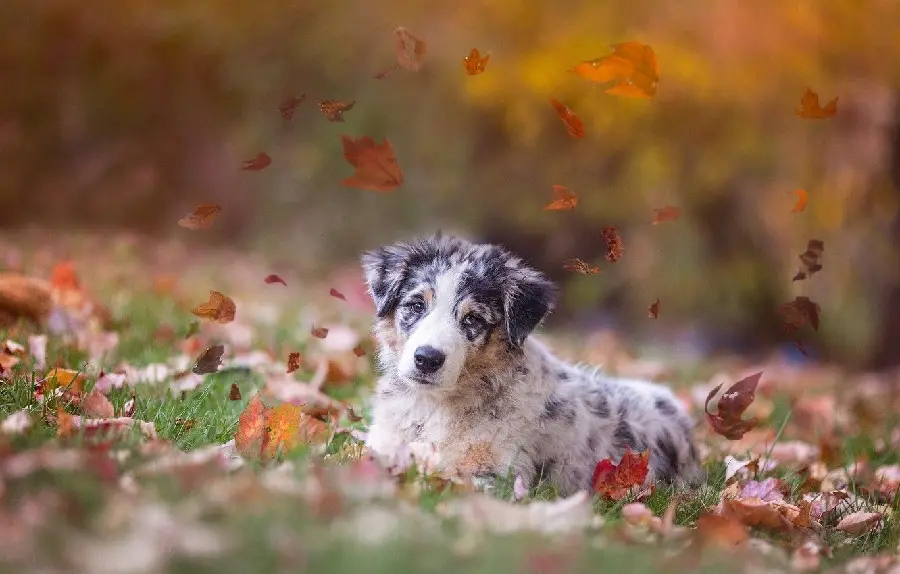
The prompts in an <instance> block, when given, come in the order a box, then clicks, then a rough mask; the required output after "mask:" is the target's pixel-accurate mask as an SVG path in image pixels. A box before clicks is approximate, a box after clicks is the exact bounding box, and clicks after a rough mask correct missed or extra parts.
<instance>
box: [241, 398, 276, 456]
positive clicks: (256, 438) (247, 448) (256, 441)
mask: <svg viewBox="0 0 900 574" xmlns="http://www.w3.org/2000/svg"><path fill="white" fill-rule="evenodd" d="M268 411H269V409H268V408H267V407H266V405H264V404H263V402H262V400H260V398H259V395H254V396H253V398H252V399H250V401H249V402H247V406H246V407H244V410H243V411H242V412H241V414H240V416H239V417H238V426H237V430H236V431H235V433H234V446H235V449H237V451H238V453H239V454H240V455H241V456H242V457H244V458H246V459H249V460H259V459H260V458H262V453H263V451H264V449H265V448H266V441H267V434H266V418H267V415H268Z"/></svg>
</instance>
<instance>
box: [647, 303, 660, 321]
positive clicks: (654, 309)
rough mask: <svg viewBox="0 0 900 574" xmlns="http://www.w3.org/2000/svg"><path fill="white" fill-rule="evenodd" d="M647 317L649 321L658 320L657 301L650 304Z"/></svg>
mask: <svg viewBox="0 0 900 574" xmlns="http://www.w3.org/2000/svg"><path fill="white" fill-rule="evenodd" d="M647 316H648V317H650V318H651V319H659V299H657V300H656V301H654V302H653V303H650V309H648V311H647Z"/></svg>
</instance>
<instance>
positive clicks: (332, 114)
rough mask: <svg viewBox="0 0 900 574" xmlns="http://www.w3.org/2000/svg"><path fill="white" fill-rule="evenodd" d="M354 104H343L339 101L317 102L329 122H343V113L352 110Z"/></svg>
mask: <svg viewBox="0 0 900 574" xmlns="http://www.w3.org/2000/svg"><path fill="white" fill-rule="evenodd" d="M354 105H356V102H355V101H353V102H343V101H341V100H322V101H321V102H319V111H321V112H322V113H323V114H324V115H325V117H326V118H328V121H330V122H343V121H344V112H346V111H348V110H351V109H353V106H354Z"/></svg>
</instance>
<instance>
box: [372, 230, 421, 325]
mask: <svg viewBox="0 0 900 574" xmlns="http://www.w3.org/2000/svg"><path fill="white" fill-rule="evenodd" d="M409 250H410V249H409V246H407V245H405V244H402V243H397V244H394V245H388V246H386V247H382V248H380V249H376V250H374V251H367V252H366V253H363V255H362V267H363V271H364V272H365V275H366V283H367V284H368V285H369V294H370V295H371V296H372V299H373V300H374V301H375V314H376V315H377V316H378V317H385V316H387V315H388V314H389V313H390V312H391V311H393V310H394V308H395V307H396V306H397V303H398V302H399V301H400V288H401V287H402V286H403V282H404V281H405V280H406V258H407V255H408V253H409Z"/></svg>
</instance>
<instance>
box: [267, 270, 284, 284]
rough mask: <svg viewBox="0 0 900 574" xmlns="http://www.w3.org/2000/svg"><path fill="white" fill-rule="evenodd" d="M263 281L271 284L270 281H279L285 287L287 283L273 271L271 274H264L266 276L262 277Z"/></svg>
mask: <svg viewBox="0 0 900 574" xmlns="http://www.w3.org/2000/svg"><path fill="white" fill-rule="evenodd" d="M264 281H265V282H266V283H269V284H272V283H281V284H282V285H284V286H285V287H287V283H285V281H284V279H282V278H281V277H280V276H278V275H275V274H274V273H273V274H271V275H268V276H266V278H265V279H264Z"/></svg>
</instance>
